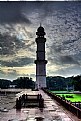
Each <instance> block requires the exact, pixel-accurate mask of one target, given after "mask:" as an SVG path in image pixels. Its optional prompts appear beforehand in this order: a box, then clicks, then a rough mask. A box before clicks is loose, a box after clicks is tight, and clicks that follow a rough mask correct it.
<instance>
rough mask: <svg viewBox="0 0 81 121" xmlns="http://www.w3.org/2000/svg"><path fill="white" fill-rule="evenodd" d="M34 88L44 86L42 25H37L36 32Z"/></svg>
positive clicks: (44, 62) (44, 40) (43, 33)
mask: <svg viewBox="0 0 81 121" xmlns="http://www.w3.org/2000/svg"><path fill="white" fill-rule="evenodd" d="M36 35H37V38H36V40H35V41H36V44H37V51H36V60H35V64H36V88H38V89H39V88H45V87H46V63H47V60H45V42H46V38H44V35H45V32H44V28H43V27H39V28H38V30H37V32H36Z"/></svg>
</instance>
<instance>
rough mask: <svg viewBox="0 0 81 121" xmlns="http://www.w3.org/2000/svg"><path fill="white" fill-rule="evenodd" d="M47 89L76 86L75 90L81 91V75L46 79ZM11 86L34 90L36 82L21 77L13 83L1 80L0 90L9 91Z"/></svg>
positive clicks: (62, 88) (63, 88) (64, 88)
mask: <svg viewBox="0 0 81 121" xmlns="http://www.w3.org/2000/svg"><path fill="white" fill-rule="evenodd" d="M46 84H47V88H48V89H50V90H66V87H67V85H68V86H69V87H71V86H74V89H75V90H79V91H81V75H77V76H75V77H74V76H72V77H67V78H65V77H61V76H49V77H46ZM10 85H15V88H22V89H23V88H27V89H30V88H31V89H34V88H35V82H34V81H33V80H32V78H29V77H19V78H17V79H15V80H13V81H10V80H6V79H0V88H2V89H4V88H5V89H7V88H9V87H10Z"/></svg>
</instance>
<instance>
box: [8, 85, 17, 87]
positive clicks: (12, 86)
mask: <svg viewBox="0 0 81 121" xmlns="http://www.w3.org/2000/svg"><path fill="white" fill-rule="evenodd" d="M16 86H17V85H9V88H15V87H16Z"/></svg>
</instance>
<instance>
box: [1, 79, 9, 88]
mask: <svg viewBox="0 0 81 121" xmlns="http://www.w3.org/2000/svg"><path fill="white" fill-rule="evenodd" d="M10 84H11V81H10V80H5V79H0V88H1V89H4V88H5V89H7V88H9V85H10Z"/></svg>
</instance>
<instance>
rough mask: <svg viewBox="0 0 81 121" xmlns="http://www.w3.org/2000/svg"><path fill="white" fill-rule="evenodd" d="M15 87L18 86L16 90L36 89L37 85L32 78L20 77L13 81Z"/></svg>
mask: <svg viewBox="0 0 81 121" xmlns="http://www.w3.org/2000/svg"><path fill="white" fill-rule="evenodd" d="M13 85H16V88H27V89H30V88H31V89H34V86H35V83H34V82H33V81H32V78H29V77H20V78H17V79H16V80H13Z"/></svg>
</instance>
